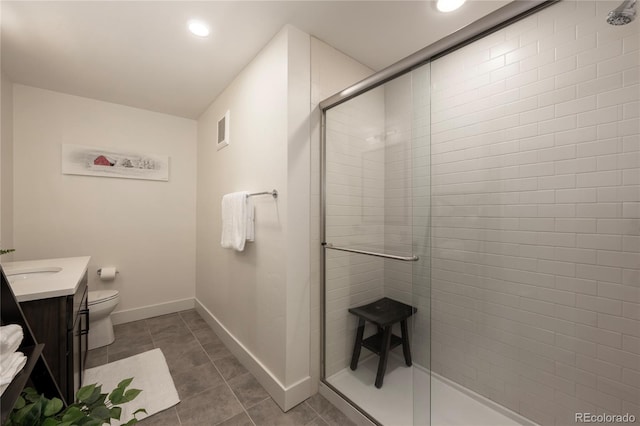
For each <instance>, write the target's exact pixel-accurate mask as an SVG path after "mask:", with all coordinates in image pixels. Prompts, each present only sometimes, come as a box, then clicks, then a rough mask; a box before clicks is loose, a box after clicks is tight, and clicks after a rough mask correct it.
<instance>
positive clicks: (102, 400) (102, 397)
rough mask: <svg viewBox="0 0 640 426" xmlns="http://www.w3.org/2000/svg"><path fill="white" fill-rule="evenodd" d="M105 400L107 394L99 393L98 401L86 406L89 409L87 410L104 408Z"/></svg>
mask: <svg viewBox="0 0 640 426" xmlns="http://www.w3.org/2000/svg"><path fill="white" fill-rule="evenodd" d="M106 399H107V394H106V393H101V394H100V395H98V399H97V400H95V401H93V402H92V403H91V404H87V405H88V407H89V410H92V409H93V408H95V407H98V406H103V407H104V406H106V405H107V403H106Z"/></svg>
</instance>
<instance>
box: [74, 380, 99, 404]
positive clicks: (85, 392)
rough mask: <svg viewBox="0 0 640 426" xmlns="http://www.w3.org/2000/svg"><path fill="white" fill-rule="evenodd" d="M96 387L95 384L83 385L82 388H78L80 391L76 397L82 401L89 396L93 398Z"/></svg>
mask: <svg viewBox="0 0 640 426" xmlns="http://www.w3.org/2000/svg"><path fill="white" fill-rule="evenodd" d="M95 389H96V385H95V384H91V385H87V386H83V387H81V388H80V389H78V392H77V393H76V399H77V400H78V401H80V402H85V401H86V400H87V399H88V398H91V395H93V392H94V391H95Z"/></svg>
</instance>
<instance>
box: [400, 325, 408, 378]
mask: <svg viewBox="0 0 640 426" xmlns="http://www.w3.org/2000/svg"><path fill="white" fill-rule="evenodd" d="M400 330H401V331H402V352H403V353H404V363H405V364H407V367H411V348H410V347H409V332H408V331H407V320H406V319H405V320H402V321H400Z"/></svg>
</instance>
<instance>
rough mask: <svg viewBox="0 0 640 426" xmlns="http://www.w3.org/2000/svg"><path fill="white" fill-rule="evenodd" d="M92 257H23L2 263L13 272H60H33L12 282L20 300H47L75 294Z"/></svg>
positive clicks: (8, 273)
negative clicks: (49, 272)
mask: <svg viewBox="0 0 640 426" xmlns="http://www.w3.org/2000/svg"><path fill="white" fill-rule="evenodd" d="M90 259H91V256H82V257H65V258H60V259H41V260H23V261H18V262H3V263H2V269H4V273H5V274H6V275H7V277H9V276H10V275H20V274H24V275H25V276H27V275H28V274H29V273H34V272H36V273H38V272H46V271H57V272H55V273H51V274H49V275H45V274H34V276H32V277H28V278H26V279H20V278H18V279H15V280H14V282H13V283H12V282H11V281H12V279H11V277H9V282H10V285H11V289H12V290H13V293H14V294H15V296H16V299H17V300H18V302H27V301H29V300H38V299H48V298H50V297H60V296H68V295H72V294H74V293H75V292H76V290H77V289H78V285H79V284H80V282H81V281H82V277H83V276H84V273H85V272H86V271H87V267H88V266H89V260H90Z"/></svg>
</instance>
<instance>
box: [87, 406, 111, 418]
mask: <svg viewBox="0 0 640 426" xmlns="http://www.w3.org/2000/svg"><path fill="white" fill-rule="evenodd" d="M89 415H90V416H91V417H94V418H99V419H102V420H109V419H110V418H111V411H109V409H108V408H107V407H105V406H98V407H96V408H94V409H93V410H91V412H90V413H89Z"/></svg>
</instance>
